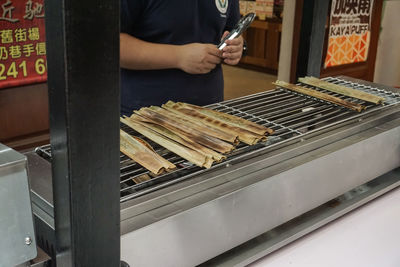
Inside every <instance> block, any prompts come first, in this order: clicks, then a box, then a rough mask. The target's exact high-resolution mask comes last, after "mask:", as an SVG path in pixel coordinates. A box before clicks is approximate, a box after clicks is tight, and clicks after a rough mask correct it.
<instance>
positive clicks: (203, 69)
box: [178, 43, 222, 74]
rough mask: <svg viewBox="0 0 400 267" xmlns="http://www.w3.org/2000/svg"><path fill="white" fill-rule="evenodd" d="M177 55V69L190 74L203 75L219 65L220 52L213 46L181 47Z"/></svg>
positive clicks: (194, 44) (194, 45)
mask: <svg viewBox="0 0 400 267" xmlns="http://www.w3.org/2000/svg"><path fill="white" fill-rule="evenodd" d="M179 50H180V51H179V53H178V67H179V68H180V69H181V70H183V71H184V72H187V73H190V74H205V73H209V72H210V71H211V70H213V69H214V68H215V67H216V66H217V64H220V63H221V56H222V52H221V51H220V50H219V49H218V48H217V47H216V46H215V45H214V44H200V43H192V44H187V45H182V46H181V47H180V49H179Z"/></svg>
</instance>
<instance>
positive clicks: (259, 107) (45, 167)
mask: <svg viewBox="0 0 400 267" xmlns="http://www.w3.org/2000/svg"><path fill="white" fill-rule="evenodd" d="M324 80H326V81H329V82H333V83H336V84H340V85H344V86H348V87H351V88H354V89H358V90H362V91H365V92H368V93H371V94H374V95H378V96H382V97H384V98H385V103H384V105H383V106H375V105H373V104H369V103H366V102H364V101H361V100H357V99H353V98H350V97H345V96H341V95H338V94H335V93H331V92H328V91H326V90H322V89H318V88H314V87H312V86H306V87H309V88H313V89H316V90H319V91H322V92H324V93H328V94H331V95H334V96H337V97H340V98H342V99H346V100H349V101H352V102H355V103H359V104H363V105H365V106H366V107H367V109H366V110H365V111H363V112H361V113H358V112H355V111H352V110H349V109H347V108H344V107H341V106H337V105H334V104H331V103H328V102H325V101H322V100H319V99H315V98H313V97H308V96H304V95H302V94H298V93H295V92H292V91H289V90H286V89H283V88H277V89H275V90H272V91H266V92H262V93H258V94H254V95H249V96H245V97H241V98H237V99H233V100H228V101H224V102H220V103H216V104H213V105H210V106H209V107H210V108H213V109H216V110H218V111H221V112H225V113H229V114H232V115H236V116H239V117H242V118H245V119H248V120H250V121H253V122H256V123H259V124H262V125H265V126H267V127H269V128H271V129H273V130H274V131H275V133H274V135H273V136H270V137H269V138H268V140H267V141H266V142H263V143H259V144H257V145H253V146H248V145H245V144H240V145H239V146H238V147H237V149H236V150H235V151H234V152H233V153H231V154H230V155H229V156H228V157H227V160H225V161H223V162H221V163H216V164H214V165H213V166H212V167H211V168H210V169H207V170H206V169H203V168H200V167H197V166H195V165H193V164H191V163H189V162H187V161H186V160H184V159H182V158H180V157H179V156H177V155H175V154H173V153H171V152H169V151H168V150H166V149H164V148H162V147H161V146H159V145H157V144H155V143H153V142H151V141H150V140H147V139H146V138H144V137H142V136H140V134H138V133H136V132H135V131H134V130H132V129H130V128H129V127H127V126H126V125H123V124H121V128H122V129H124V130H125V131H127V132H128V133H130V134H132V135H136V136H139V137H142V138H144V139H145V140H146V141H148V142H149V143H150V144H151V145H152V146H153V147H154V148H155V150H156V151H157V152H158V153H159V154H160V155H161V156H163V157H164V158H166V159H168V160H169V161H171V162H172V163H174V164H175V165H176V166H177V167H178V168H177V169H176V170H174V171H172V172H168V173H165V174H162V175H159V176H153V175H152V174H151V173H149V172H148V171H147V170H146V169H144V168H143V167H141V166H140V165H138V164H137V163H135V162H133V161H132V160H131V159H129V158H128V157H126V156H125V155H123V154H121V156H120V169H121V176H120V178H121V180H120V185H121V190H120V192H121V198H120V202H121V259H122V260H124V261H126V262H127V263H128V264H130V265H131V266H193V265H198V264H201V263H205V262H206V263H205V265H207V264H210V263H214V264H216V263H218V264H223V263H224V262H225V263H227V262H229V264H233V263H234V264H238V265H243V264H246V263H248V262H249V260H256V259H257V258H259V257H261V256H264V255H266V254H268V253H270V252H272V251H274V250H275V249H278V248H279V247H281V246H283V245H285V244H287V243H288V242H290V241H293V240H295V239H296V238H299V237H300V236H302V235H304V234H306V233H308V232H310V231H312V230H314V229H316V228H317V227H320V226H322V225H323V224H325V223H327V222H329V221H331V220H333V219H335V218H337V217H338V216H341V215H343V214H344V213H345V212H348V211H350V210H351V209H354V208H356V207H358V206H359V205H362V204H363V203H365V202H366V201H369V200H371V199H373V198H375V197H377V196H379V195H380V194H383V193H384V192H386V191H388V190H390V189H392V188H394V187H396V186H397V185H398V184H399V183H400V174H399V172H400V171H399V170H397V169H396V168H398V167H400V116H399V114H400V105H399V102H400V93H399V91H398V90H396V89H393V88H389V87H385V86H381V85H377V84H372V83H368V82H364V81H360V80H355V79H352V78H347V77H329V78H325V79H324ZM304 86H305V85H304ZM27 157H28V163H29V171H30V172H29V173H30V177H29V178H30V182H31V187H32V202H33V204H32V205H33V211H34V214H35V221H36V227H37V235H38V237H37V240H38V243H39V244H42V247H44V248H45V249H46V250H47V252H48V253H49V254H53V255H54V246H53V244H54V212H53V195H52V189H51V188H52V179H51V149H50V146H49V145H47V146H42V147H39V148H37V149H36V150H35V151H34V152H30V153H28V154H27ZM332 201H333V202H334V203H335V205H331V204H332ZM329 203H331V204H329ZM239 245H241V246H239ZM238 246H239V247H238ZM249 248H251V249H250V250H249ZM232 249H234V252H232V251H230V250H232ZM245 251H247V252H245ZM249 251H251V253H250V252H249ZM241 253H243V254H244V253H247V254H246V255H247V257H246V259H245V260H244V259H243V257H242V258H240V257H238V256H237V255H241ZM219 255H220V256H219ZM239 258H240V259H239ZM208 260H211V261H210V262H208V263H207V261H208Z"/></svg>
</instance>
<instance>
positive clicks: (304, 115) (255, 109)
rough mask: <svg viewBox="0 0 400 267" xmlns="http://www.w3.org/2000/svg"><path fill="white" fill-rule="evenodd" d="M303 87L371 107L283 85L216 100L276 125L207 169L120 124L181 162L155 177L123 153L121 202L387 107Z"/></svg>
mask: <svg viewBox="0 0 400 267" xmlns="http://www.w3.org/2000/svg"><path fill="white" fill-rule="evenodd" d="M324 80H326V81H329V82H333V83H336V84H340V85H344V86H349V87H352V88H354V89H358V90H362V91H365V92H368V93H371V94H375V95H378V96H382V97H384V98H385V106H386V107H387V106H391V105H394V104H397V103H399V102H400V94H398V93H392V92H388V91H385V90H382V89H379V88H374V87H371V86H366V85H362V84H358V83H354V82H350V81H347V80H343V79H339V78H326V79H324ZM303 86H306V87H308V88H313V89H316V90H318V91H321V92H324V93H327V94H330V95H334V96H337V97H340V98H342V99H346V100H349V101H352V102H355V103H359V104H363V105H365V106H367V110H366V111H364V112H362V113H361V114H360V113H357V112H355V111H352V110H349V109H347V108H344V107H341V106H336V105H333V104H331V103H328V102H325V101H323V100H319V99H315V98H312V97H309V96H304V95H301V94H298V93H295V92H292V91H289V90H286V89H282V88H279V89H276V90H273V91H266V92H262V93H258V94H254V95H250V96H245V97H241V98H237V99H233V100H228V101H224V102H221V103H216V104H212V105H210V106H209V107H210V108H212V109H215V110H218V111H221V112H225V113H228V114H232V115H236V116H239V117H242V118H244V119H247V120H250V121H253V122H256V123H259V124H262V125H265V126H267V127H269V128H271V129H273V130H274V131H275V134H274V135H273V136H271V137H269V139H268V141H267V142H264V143H260V144H257V145H254V146H248V145H245V144H243V143H241V144H240V145H238V146H237V149H236V150H235V151H234V152H233V153H232V154H230V155H229V156H228V158H227V160H226V161H224V162H221V163H218V164H214V165H213V166H212V167H211V169H209V170H204V169H202V168H200V167H197V166H195V165H193V164H191V163H190V162H187V161H186V160H184V159H182V158H180V157H179V156H177V155H175V154H174V153H172V152H170V151H168V150H167V149H165V148H163V147H161V146H160V145H158V144H156V143H154V142H152V141H151V140H148V139H147V138H145V137H143V136H141V135H140V134H138V133H136V132H135V131H134V130H132V129H131V128H129V127H127V126H126V125H123V124H121V129H123V130H124V131H126V132H128V133H129V134H132V135H136V136H139V137H141V138H143V139H145V140H146V141H147V142H149V143H150V145H152V147H153V148H154V149H155V150H156V151H157V153H158V154H160V155H161V156H163V157H164V158H165V159H167V160H169V161H171V162H172V163H174V164H175V165H176V166H177V169H176V170H174V171H172V172H169V173H165V174H162V175H159V176H157V177H152V175H151V174H150V173H149V172H148V171H147V170H146V169H144V168H143V167H141V166H140V165H139V164H137V163H135V162H134V161H132V160H131V159H130V158H128V157H127V156H125V155H123V154H121V155H120V169H121V181H120V184H121V202H124V201H126V200H129V199H133V198H135V197H138V196H141V195H144V194H146V193H149V192H152V191H155V190H158V189H160V188H163V187H166V186H168V185H171V184H174V183H177V182H179V181H182V180H185V179H188V178H190V177H193V176H195V175H198V174H200V173H204V172H207V171H211V170H216V169H220V168H225V167H226V166H227V164H229V162H230V161H231V160H233V159H237V158H239V157H243V156H246V155H247V154H249V153H250V152H253V151H258V150H261V149H263V148H265V147H267V146H270V145H272V144H275V143H280V142H283V141H285V140H288V139H291V138H293V137H296V136H301V135H304V134H306V133H308V132H310V131H314V130H317V129H320V128H322V127H324V126H327V125H331V124H333V123H338V122H340V121H342V120H346V119H352V118H355V117H357V116H362V115H363V114H365V113H369V112H372V111H375V110H378V109H382V108H385V106H374V105H373V104H369V103H366V102H364V101H362V100H358V99H354V98H351V97H346V96H342V95H339V94H336V93H332V92H329V91H327V90H323V89H318V88H314V87H312V86H307V85H303ZM36 152H37V153H38V154H39V155H41V156H42V157H44V158H46V159H48V160H51V151H50V145H46V146H42V147H39V148H37V149H36ZM143 177H145V178H146V177H147V178H151V179H150V180H147V181H146V179H142V178H143Z"/></svg>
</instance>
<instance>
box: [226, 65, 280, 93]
mask: <svg viewBox="0 0 400 267" xmlns="http://www.w3.org/2000/svg"><path fill="white" fill-rule="evenodd" d="M223 71H224V80H225V92H224V93H225V100H227V99H232V98H237V97H240V96H244V95H250V94H254V93H258V92H262V91H265V90H271V89H273V88H274V86H273V85H272V82H274V81H275V80H276V78H277V77H276V76H275V75H271V74H267V73H262V72H258V71H253V70H247V69H243V68H240V67H232V66H227V65H223Z"/></svg>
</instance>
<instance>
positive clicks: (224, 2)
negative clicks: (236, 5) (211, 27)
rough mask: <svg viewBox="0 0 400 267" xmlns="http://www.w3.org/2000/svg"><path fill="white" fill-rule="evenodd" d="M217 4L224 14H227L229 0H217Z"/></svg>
mask: <svg viewBox="0 0 400 267" xmlns="http://www.w3.org/2000/svg"><path fill="white" fill-rule="evenodd" d="M215 5H216V6H217V8H218V11H219V12H221V13H222V14H225V13H226V11H227V10H228V0H215Z"/></svg>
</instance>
